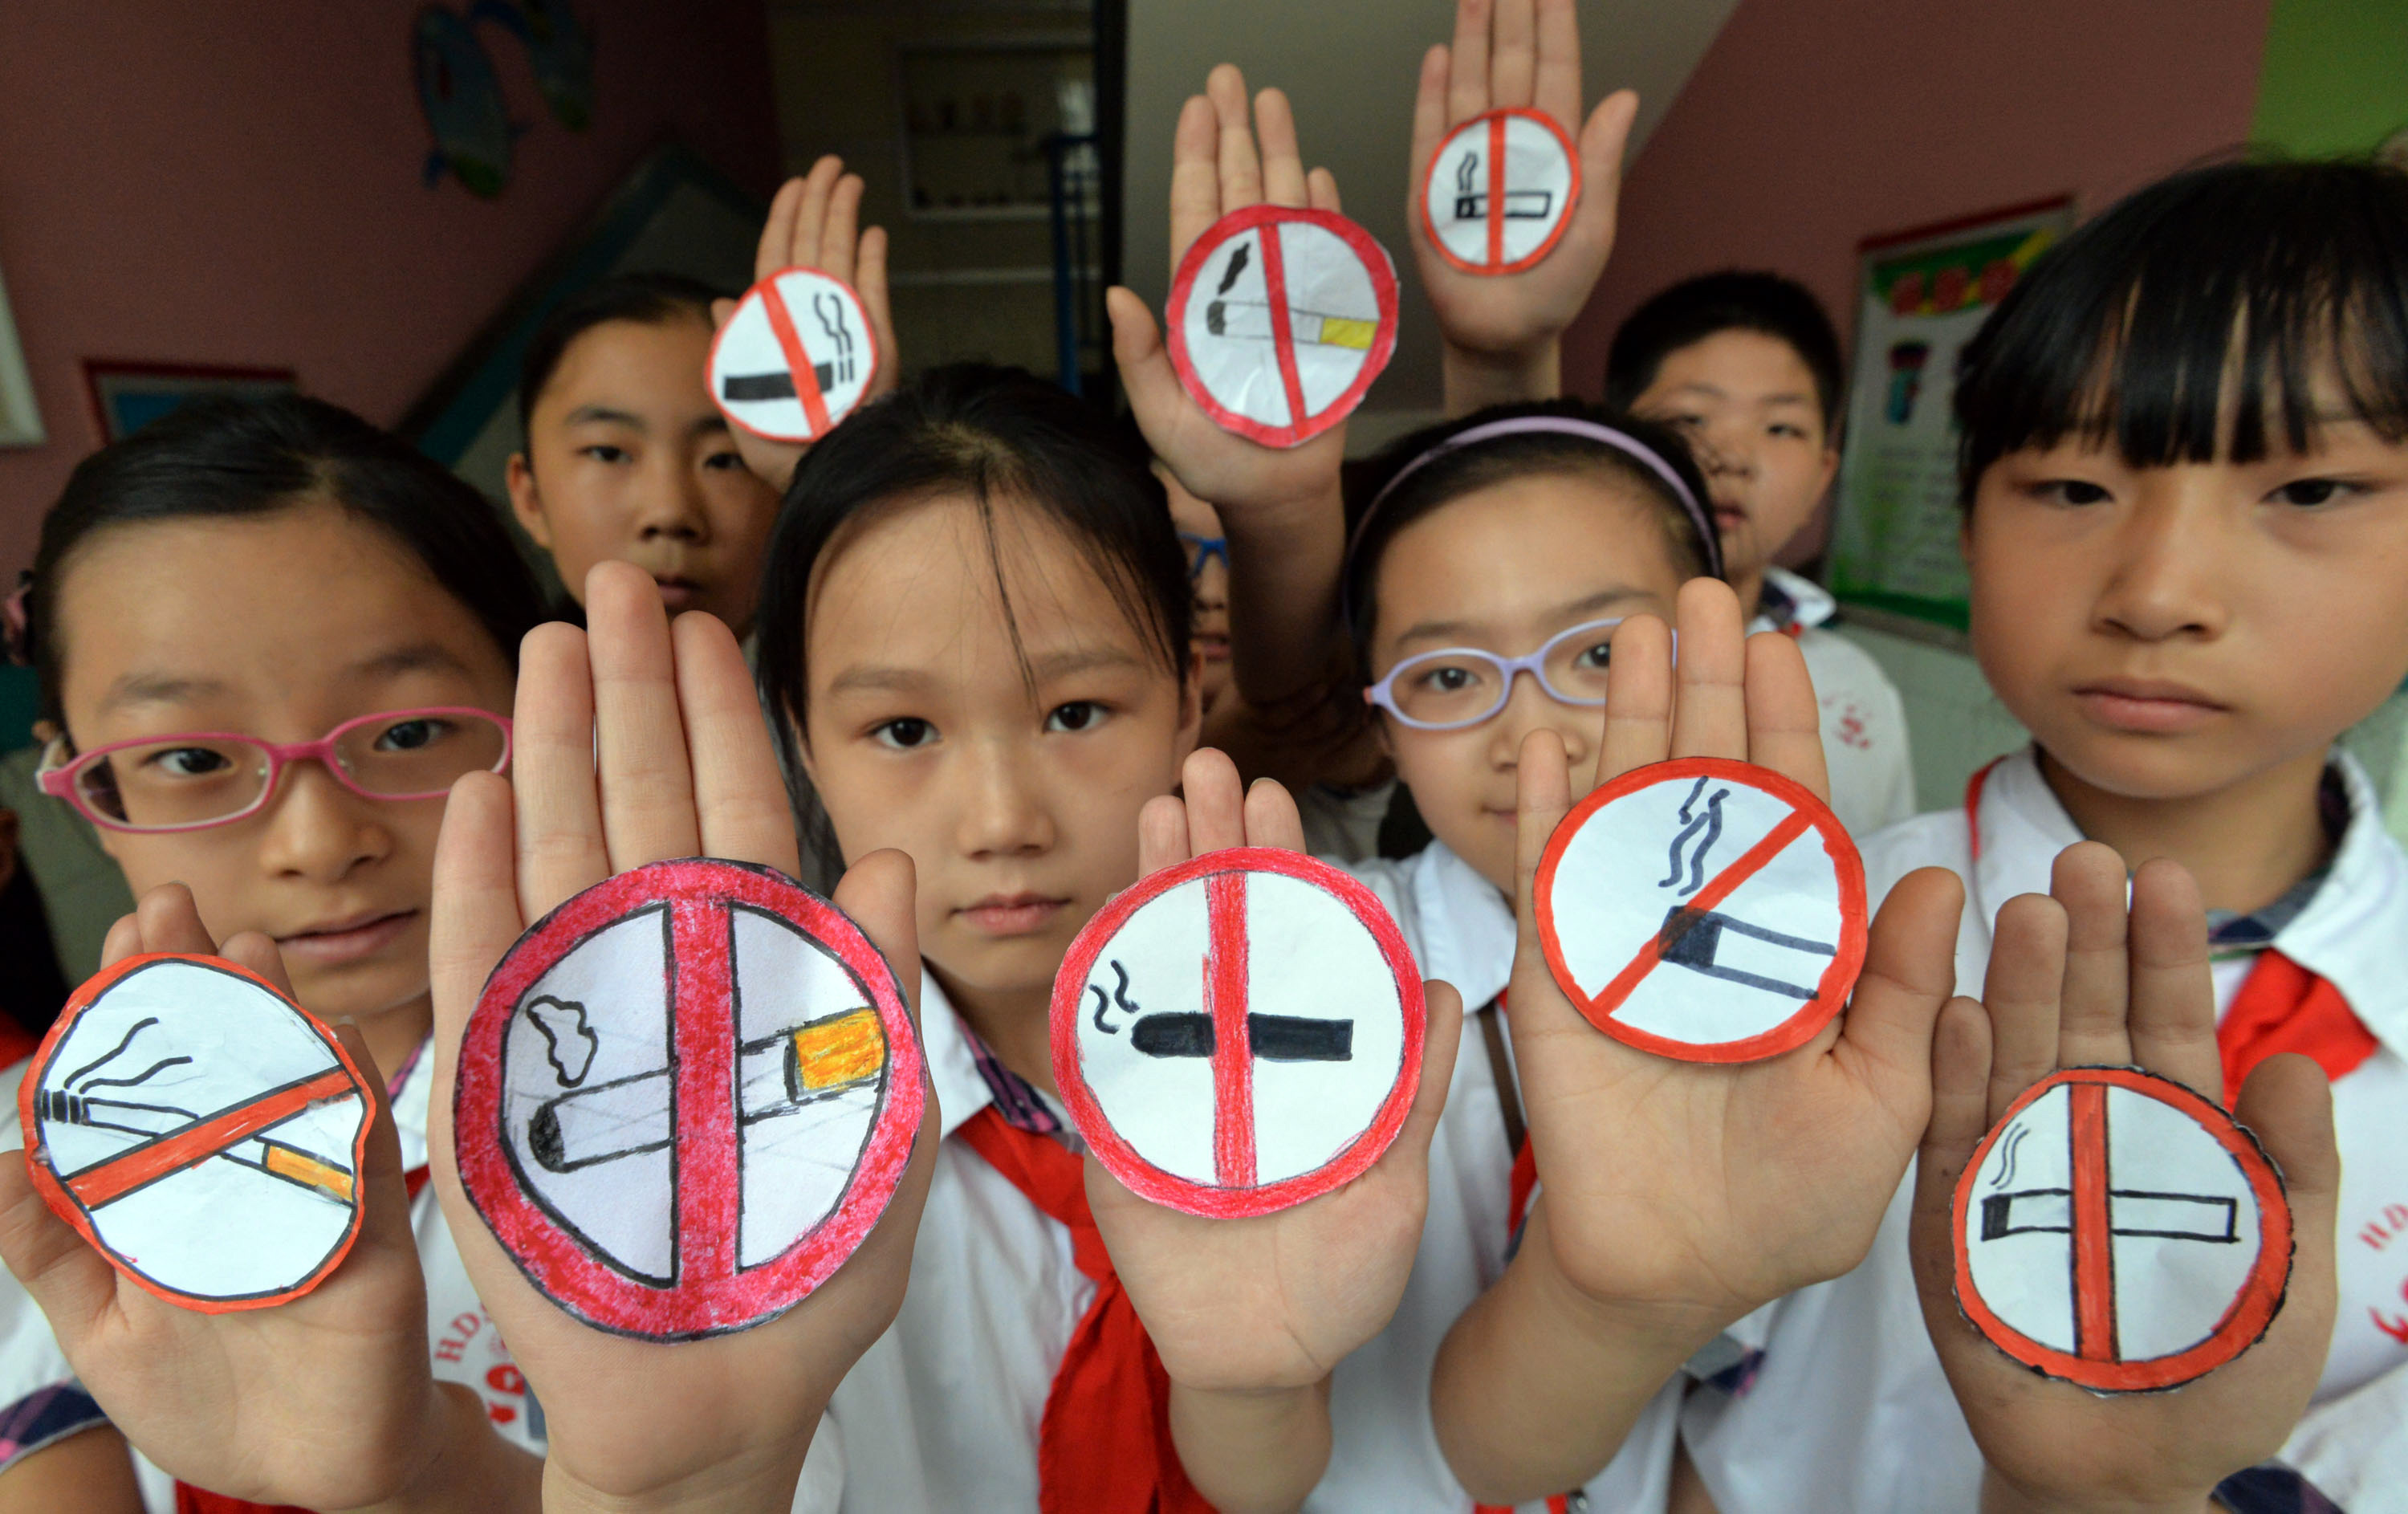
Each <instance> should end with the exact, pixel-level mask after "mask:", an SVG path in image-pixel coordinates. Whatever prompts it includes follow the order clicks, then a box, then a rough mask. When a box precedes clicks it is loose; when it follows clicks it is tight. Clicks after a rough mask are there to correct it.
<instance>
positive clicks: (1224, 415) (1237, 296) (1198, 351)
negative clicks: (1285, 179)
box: [1164, 205, 1397, 447]
mask: <svg viewBox="0 0 2408 1514" xmlns="http://www.w3.org/2000/svg"><path fill="white" fill-rule="evenodd" d="M1164 324H1166V325H1167V326H1168V332H1169V335H1168V340H1169V346H1170V366H1171V368H1172V370H1173V371H1174V372H1176V373H1177V374H1178V375H1179V382H1180V383H1181V384H1182V385H1183V387H1185V389H1186V390H1187V393H1188V396H1189V397H1191V398H1193V399H1194V400H1195V401H1196V403H1197V405H1198V406H1200V407H1202V409H1203V411H1204V412H1205V413H1206V414H1208V415H1210V416H1211V417H1212V419H1213V420H1214V421H1216V422H1218V423H1219V424H1220V425H1221V426H1222V427H1223V428H1224V429H1225V430H1229V431H1234V432H1236V433H1237V434H1238V435H1240V436H1242V437H1249V438H1252V439H1253V440H1256V441H1259V442H1261V443H1263V444H1264V445H1265V446H1268V447H1294V446H1298V445H1300V444H1302V443H1304V442H1306V441H1310V440H1312V439H1313V438H1314V437H1317V436H1319V435H1320V434H1321V433H1322V432H1324V431H1326V430H1328V429H1329V428H1330V427H1331V426H1333V425H1337V424H1338V423H1339V422H1340V421H1342V420H1344V419H1346V417H1347V415H1348V414H1349V413H1351V412H1352V411H1354V409H1355V406H1356V405H1359V404H1361V403H1362V401H1363V396H1364V395H1365V394H1366V393H1367V392H1369V389H1370V387H1371V381H1372V380H1373V379H1376V378H1378V377H1379V376H1380V370H1381V369H1382V368H1386V367H1387V366H1388V358H1389V356H1390V355H1391V354H1392V353H1394V352H1395V351H1396V347H1397V273H1396V269H1395V267H1394V266H1393V265H1391V264H1390V263H1389V261H1388V254H1387V252H1385V251H1384V250H1383V249H1382V247H1381V246H1380V244H1379V243H1378V242H1377V241H1374V240H1373V239H1372V238H1371V234H1370V233H1369V232H1368V231H1365V230H1364V229H1363V228H1362V227H1360V226H1358V225H1356V224H1355V223H1354V222H1352V221H1349V220H1347V219H1346V218H1345V217H1344V216H1341V215H1339V214H1337V213H1335V212H1333V211H1329V210H1305V209H1295V208H1292V207H1287V206H1278V205H1256V206H1252V207H1249V208H1248V209H1243V210H1233V211H1231V212H1230V213H1229V214H1227V215H1225V216H1223V217H1222V218H1221V219H1220V220H1218V221H1216V222H1214V223H1212V226H1211V229H1210V230H1208V231H1207V232H1205V233H1204V235H1203V236H1201V237H1198V238H1196V244H1195V245H1194V246H1193V247H1190V248H1189V249H1188V250H1187V255H1186V256H1185V257H1183V258H1182V259H1180V263H1179V274H1178V277H1177V278H1175V279H1173V280H1172V281H1171V285H1170V303H1169V306H1168V310H1166V311H1165V312H1164Z"/></svg>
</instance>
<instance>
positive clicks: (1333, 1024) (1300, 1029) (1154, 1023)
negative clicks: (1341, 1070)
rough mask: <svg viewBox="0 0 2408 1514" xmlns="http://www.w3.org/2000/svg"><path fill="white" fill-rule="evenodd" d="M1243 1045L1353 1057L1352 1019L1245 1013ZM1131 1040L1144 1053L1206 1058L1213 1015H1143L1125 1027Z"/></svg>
mask: <svg viewBox="0 0 2408 1514" xmlns="http://www.w3.org/2000/svg"><path fill="white" fill-rule="evenodd" d="M1246 1044H1247V1045H1248V1047H1249V1048H1250V1049H1251V1050H1252V1051H1253V1052H1254V1057H1255V1059H1256V1060H1260V1061H1267V1062H1342V1061H1350V1060H1353V1059H1354V1056H1355V1022H1354V1021H1353V1020H1322V1019H1311V1018H1308V1017H1303V1016H1298V1015H1248V1016H1247V1017H1246ZM1129 1045H1133V1046H1135V1047H1136V1048H1137V1049H1138V1050H1139V1051H1140V1052H1142V1053H1144V1054H1145V1055H1146V1056H1148V1057H1210V1056H1211V1055H1212V1017H1211V1016H1210V1015H1179V1014H1171V1013H1168V1012H1165V1013H1162V1014H1158V1015H1147V1016H1144V1017H1140V1019H1139V1020H1138V1021H1137V1023H1136V1024H1134V1025H1132V1026H1131V1027H1130V1028H1129Z"/></svg>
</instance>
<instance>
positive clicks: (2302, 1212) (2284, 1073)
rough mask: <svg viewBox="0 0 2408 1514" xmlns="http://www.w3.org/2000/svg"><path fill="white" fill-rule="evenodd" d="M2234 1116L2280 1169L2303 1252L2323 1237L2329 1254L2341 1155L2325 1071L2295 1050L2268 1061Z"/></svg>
mask: <svg viewBox="0 0 2408 1514" xmlns="http://www.w3.org/2000/svg"><path fill="white" fill-rule="evenodd" d="M2232 1115H2233V1117H2234V1118H2235V1119H2238V1120H2239V1121H2240V1122H2241V1123H2242V1124H2243V1125H2246V1126H2248V1127H2249V1130H2250V1132H2251V1133H2253V1134H2254V1135H2256V1136H2257V1141H2258V1144H2259V1145H2261V1146H2264V1147H2265V1148H2266V1154H2267V1155H2268V1156H2270V1157H2272V1158H2273V1159H2274V1163H2275V1165H2276V1166H2278V1167H2280V1168H2281V1169H2282V1172H2283V1188H2284V1190H2285V1191H2286V1194H2287V1195H2288V1196H2289V1198H2290V1201H2291V1211H2292V1218H2293V1220H2294V1222H2295V1223H2294V1227H2293V1231H2292V1234H2293V1237H2294V1241H2295V1244H2297V1245H2298V1246H2299V1247H2300V1251H2301V1254H2302V1255H2303V1256H2304V1255H2305V1254H2306V1253H2307V1251H2308V1248H2309V1247H2310V1246H2311V1245H2312V1244H2314V1243H2315V1241H2317V1240H2318V1239H2319V1238H2321V1240H2322V1242H2323V1244H2324V1247H2325V1248H2326V1249H2328V1250H2329V1248H2330V1247H2331V1245H2332V1233H2333V1205H2334V1203H2335V1201H2336V1200H2337V1199H2338V1198H2339V1196H2340V1192H2341V1151H2340V1148H2339V1147H2338V1146H2336V1144H2335V1142H2334V1137H2333V1118H2332V1084H2331V1082H2330V1081H2329V1079H2328V1078H2326V1076H2325V1074H2324V1069H2322V1068H2320V1067H2318V1066H2317V1065H2316V1064H2315V1062H2314V1061H2312V1060H2309V1059H2307V1058H2305V1057H2302V1056H2300V1055H2298V1054H2297V1053H2294V1052H2285V1053H2282V1054H2281V1055H2279V1056H2273V1057H2269V1058H2267V1059H2266V1060H2264V1061H2262V1062H2260V1063H2258V1064H2257V1070H2256V1071H2255V1072H2253V1073H2251V1074H2249V1079H2248V1081H2247V1082H2245V1083H2243V1085H2242V1086H2241V1101H2240V1103H2238V1104H2237V1105H2235V1106H2234V1108H2233V1111H2232Z"/></svg>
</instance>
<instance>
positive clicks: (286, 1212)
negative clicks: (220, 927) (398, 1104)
mask: <svg viewBox="0 0 2408 1514" xmlns="http://www.w3.org/2000/svg"><path fill="white" fill-rule="evenodd" d="M19 1107H20V1110H21V1112H22V1116H23V1119H24V1128H25V1132H26V1135H27V1138H28V1139H29V1140H30V1141H31V1143H32V1144H33V1152H32V1155H33V1156H34V1158H35V1161H34V1172H35V1176H36V1185H37V1186H38V1187H40V1188H41V1189H42V1190H43V1196H44V1197H45V1198H47V1199H48V1200H49V1201H50V1206H51V1207H52V1208H53V1209H55V1210H57V1211H58V1212H59V1213H60V1215H62V1216H63V1217H64V1218H66V1219H67V1220H68V1221H69V1222H70V1223H71V1224H73V1225H75V1226H76V1228H77V1229H79V1230H80V1231H82V1232H83V1233H84V1234H85V1236H86V1237H87V1238H88V1239H90V1240H91V1241H92V1242H93V1245H94V1246H96V1247H99V1248H100V1250H101V1252H102V1254H104V1255H106V1256H107V1257H108V1260H109V1261H110V1262H113V1263H114V1264H115V1265H116V1266H117V1267H118V1269H119V1270H120V1271H122V1272H124V1273H125V1274H126V1275H128V1276H131V1277H133V1278H134V1279H135V1280H136V1281H137V1282H139V1283H141V1284H142V1286H143V1287H145V1288H147V1289H149V1290H150V1291H152V1292H154V1293H157V1294H159V1295H160V1296H161V1297H163V1298H165V1299H167V1300H169V1301H170V1302H172V1303H176V1304H180V1305H185V1306H186V1307H188V1308H194V1309H199V1310H202V1311H204V1312H208V1313H217V1312H220V1311H222V1310H228V1309H240V1308H260V1307H265V1306H268V1305H276V1304H281V1303H283V1302H285V1301H286V1300H288V1299H292V1298H296V1297H298V1296H299V1295H300V1294H302V1293H305V1292H307V1291H309V1290H310V1289H311V1288H313V1287H315V1286H316V1285H317V1283H318V1282H319V1280H320V1279H321V1278H322V1277H324V1276H326V1274H327V1273H329V1272H331V1271H333V1270H334V1268H335V1267H336V1265H337V1263H338V1262H341V1260H342V1258H343V1256H344V1254H345V1253H346V1252H347V1251H349V1250H350V1248H351V1241H352V1239H353V1237H354V1236H356V1235H357V1234H358V1233H359V1224H360V1204H359V1171H360V1160H361V1157H362V1155H363V1154H364V1151H365V1148H366V1139H367V1133H366V1132H367V1121H368V1102H367V1099H366V1083H365V1082H364V1081H363V1080H362V1079H361V1076H360V1074H359V1072H358V1070H357V1069H356V1068H354V1067H352V1066H351V1061H350V1060H349V1059H348V1058H346V1057H345V1056H344V1055H343V1053H342V1050H341V1046H340V1044H339V1043H338V1042H337V1041H336V1040H335V1039H334V1038H333V1036H331V1035H330V1034H329V1033H328V1032H327V1031H326V1030H325V1028H324V1027H322V1026H321V1025H319V1024H318V1023H317V1022H316V1021H315V1020H312V1019H311V1018H309V1017H308V1016H307V1015H305V1014H303V1013H302V1012H301V1011H300V1010H299V1009H297V1008H295V1007H294V1004H293V1003H292V1002H290V1001H289V1000H287V999H285V998H284V997H283V996H282V995H281V994H279V993H278V992H277V991H276V990H275V989H274V988H269V987H268V986H267V985H266V984H265V983H264V982H262V981H261V980H259V979H258V978H256V977H253V976H252V975H251V974H250V973H246V972H244V971H242V970H241V969H240V968H237V967H235V966H234V965H233V964H231V963H228V962H222V961H219V960H217V959H214V958H207V957H181V956H165V955H153V956H147V957H135V958H129V959H125V960H124V961H122V962H118V963H116V964H114V965H113V966H111V967H109V968H108V969H105V970H104V971H103V972H101V973H99V974H98V975H96V976H95V977H93V979H92V980H91V981H90V982H88V983H86V984H85V985H84V986H83V987H82V988H79V989H77V990H76V993H75V996H74V997H73V998H72V999H70V1000H69V1001H68V1003H67V1007H66V1009H65V1011H64V1012H63V1013H62V1015H61V1017H60V1019H59V1023H58V1025H57V1027H56V1028H55V1029H53V1031H51V1033H50V1036H49V1037H48V1038H47V1039H45V1041H44V1042H43V1045H42V1048H41V1050H40V1051H38V1052H36V1054H35V1058H34V1062H33V1065H32V1066H30V1067H29V1068H27V1069H26V1072H25V1080H24V1083H23V1086H22V1090H21V1092H20V1095H19Z"/></svg>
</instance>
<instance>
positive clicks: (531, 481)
mask: <svg viewBox="0 0 2408 1514" xmlns="http://www.w3.org/2000/svg"><path fill="white" fill-rule="evenodd" d="M503 477H504V479H505V480H506V481H507V483H509V491H510V513H511V514H512V515H513V516H515V517H517V519H518V523H519V528H520V529H521V530H523V531H524V532H526V534H527V535H529V536H531V537H533V538H535V544H536V545H537V546H539V547H541V548H542V549H543V550H544V551H546V552H550V551H551V550H552V527H551V526H549V525H548V524H547V523H546V522H545V520H544V518H543V496H542V494H541V493H539V492H538V490H537V488H536V486H535V468H534V465H532V464H530V463H529V462H528V461H527V454H524V453H523V452H514V453H512V454H510V461H509V468H508V469H505V471H504V474H503Z"/></svg>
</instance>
